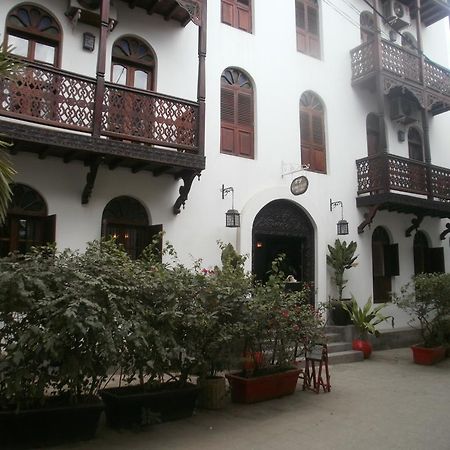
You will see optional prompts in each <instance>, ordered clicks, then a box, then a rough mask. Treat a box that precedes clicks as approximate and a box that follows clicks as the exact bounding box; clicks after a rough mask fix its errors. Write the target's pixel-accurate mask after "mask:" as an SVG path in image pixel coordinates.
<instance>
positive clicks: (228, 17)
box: [222, 0, 234, 26]
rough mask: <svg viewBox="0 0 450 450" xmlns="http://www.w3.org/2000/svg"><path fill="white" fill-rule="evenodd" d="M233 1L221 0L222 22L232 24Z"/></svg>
mask: <svg viewBox="0 0 450 450" xmlns="http://www.w3.org/2000/svg"><path fill="white" fill-rule="evenodd" d="M233 10H234V5H233V1H227V0H222V23H226V24H227V25H231V26H233Z"/></svg>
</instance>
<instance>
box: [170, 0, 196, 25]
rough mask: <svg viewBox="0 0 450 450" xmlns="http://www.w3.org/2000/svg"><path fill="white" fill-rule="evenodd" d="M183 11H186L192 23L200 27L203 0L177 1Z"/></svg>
mask: <svg viewBox="0 0 450 450" xmlns="http://www.w3.org/2000/svg"><path fill="white" fill-rule="evenodd" d="M175 1H176V2H177V3H178V4H179V5H180V6H181V7H182V8H183V9H185V10H186V11H187V12H188V13H189V16H190V18H191V20H192V22H193V23H194V24H195V25H197V26H200V23H201V20H202V5H201V0H175Z"/></svg>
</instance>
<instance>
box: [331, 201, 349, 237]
mask: <svg viewBox="0 0 450 450" xmlns="http://www.w3.org/2000/svg"><path fill="white" fill-rule="evenodd" d="M336 206H340V207H341V220H340V221H339V222H338V223H337V234H338V235H339V236H342V235H345V234H348V222H347V221H346V220H345V219H344V205H343V203H342V202H341V201H340V200H338V201H337V202H333V201H332V200H331V198H330V211H333V209H334V208H335V207H336Z"/></svg>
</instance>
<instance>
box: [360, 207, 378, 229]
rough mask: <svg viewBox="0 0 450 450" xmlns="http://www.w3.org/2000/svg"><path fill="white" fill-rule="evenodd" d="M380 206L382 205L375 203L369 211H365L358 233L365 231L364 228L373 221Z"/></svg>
mask: <svg viewBox="0 0 450 450" xmlns="http://www.w3.org/2000/svg"><path fill="white" fill-rule="evenodd" d="M379 207H380V205H374V206H372V207H371V208H370V210H369V211H368V212H366V213H364V220H363V221H362V222H361V223H360V224H359V226H358V234H361V233H362V232H364V228H366V227H367V225H370V224H371V223H372V222H373V218H374V217H375V215H376V213H377V211H378V208H379Z"/></svg>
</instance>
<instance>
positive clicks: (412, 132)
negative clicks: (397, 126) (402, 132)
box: [408, 127, 423, 161]
mask: <svg viewBox="0 0 450 450" xmlns="http://www.w3.org/2000/svg"><path fill="white" fill-rule="evenodd" d="M408 151H409V157H410V158H411V159H415V160H416V161H423V145H422V136H421V135H420V132H419V130H418V129H417V128H415V127H411V128H410V129H409V130H408Z"/></svg>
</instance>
